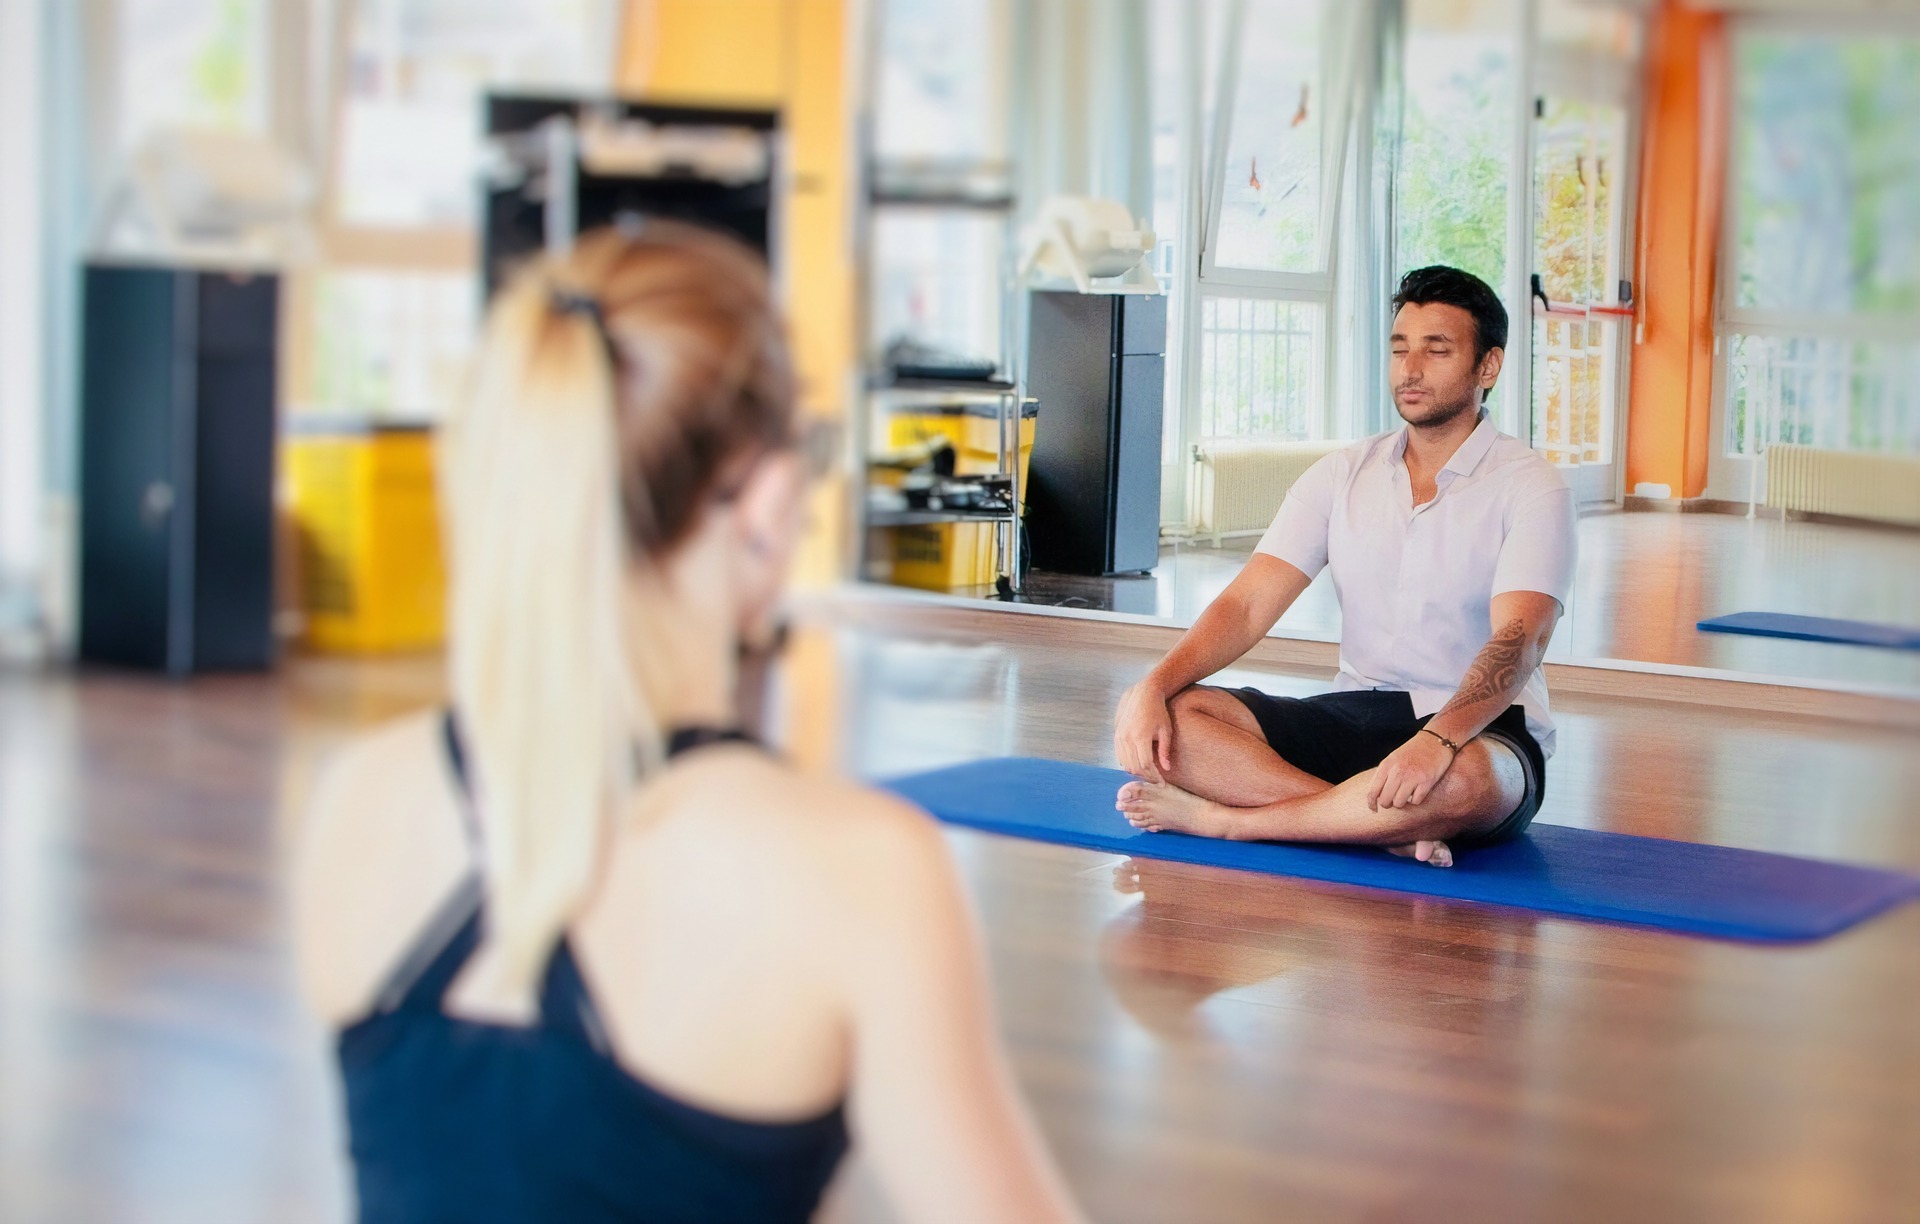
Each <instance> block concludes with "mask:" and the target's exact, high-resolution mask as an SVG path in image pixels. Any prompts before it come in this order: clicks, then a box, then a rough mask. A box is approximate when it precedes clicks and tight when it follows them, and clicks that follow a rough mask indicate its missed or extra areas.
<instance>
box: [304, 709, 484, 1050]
mask: <svg viewBox="0 0 1920 1224" xmlns="http://www.w3.org/2000/svg"><path fill="white" fill-rule="evenodd" d="M452 802H453V799H452V792H451V789H450V787H449V785H448V773H447V766H446V763H445V756H444V753H443V751H442V750H441V749H440V741H439V721H438V719H437V717H436V716H434V715H431V714H419V715H415V716H412V717H408V718H403V719H399V720H397V721H395V722H392V723H388V724H385V725H383V726H380V727H377V728H375V729H373V730H371V731H368V732H365V733H363V734H360V735H357V736H355V737H353V738H352V739H350V740H348V741H347V742H345V743H343V744H342V745H340V746H339V747H338V748H336V749H335V750H334V751H333V752H332V753H331V754H329V755H328V757H327V758H326V759H325V760H324V761H323V763H322V765H321V767H320V769H319V772H318V775H317V777H316V779H315V783H314V789H313V793H312V796H311V798H310V799H309V801H308V802H307V804H306V808H305V812H304V814H303V816H302V819H301V823H300V826H299V827H298V829H297V830H296V836H295V839H294V843H293V846H292V861H291V863H290V864H289V866H290V869H291V870H290V876H291V885H292V902H293V919H294V935H295V943H296V947H297V951H298V953H299V958H300V961H301V965H302V978H303V983H304V985H305V988H306V993H307V995H308V998H309V1000H310V1002H312V1003H313V1004H314V1005H315V1006H316V1007H318V1008H319V1010H320V1011H321V1013H322V1014H323V1015H325V1016H327V1017H328V1018H330V1019H338V1018H340V1017H341V1016H342V1015H344V1014H347V1013H351V1012H352V1011H353V1010H354V1009H355V1008H356V1007H359V1006H361V1005H362V1004H363V1003H364V1001H365V1000H366V999H367V998H368V997H369V996H370V993H371V991H372V990H373V989H374V987H375V986H376V985H377V979H378V977H379V975H380V973H381V972H382V971H383V970H384V968H385V967H386V966H387V965H388V964H390V963H391V962H392V961H393V959H394V958H395V957H396V956H397V954H398V953H399V952H400V951H402V950H404V949H403V944H404V940H405V937H406V936H407V934H408V933H409V932H411V931H412V930H414V929H415V928H416V927H417V925H418V920H420V919H422V918H424V916H425V915H426V914H427V913H428V912H430V911H431V909H432V907H433V905H434V904H435V903H436V902H437V901H438V900H439V899H440V896H441V894H442V893H443V892H444V888H445V885H446V883H447V882H448V881H450V880H452V879H454V878H455V877H457V875H458V874H459V872H460V871H461V870H462V869H463V861H464V858H463V856H464V854H465V847H464V843H463V841H462V838H461V834H460V832H459V823H458V820H457V817H456V816H455V815H454V814H452V813H451V812H450V810H449V809H450V805H451V804H452Z"/></svg>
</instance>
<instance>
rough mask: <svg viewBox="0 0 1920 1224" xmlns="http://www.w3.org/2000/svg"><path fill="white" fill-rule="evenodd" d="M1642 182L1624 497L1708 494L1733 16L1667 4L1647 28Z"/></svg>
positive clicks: (1673, 1)
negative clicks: (1652, 491) (1653, 487)
mask: <svg viewBox="0 0 1920 1224" xmlns="http://www.w3.org/2000/svg"><path fill="white" fill-rule="evenodd" d="M1649 33H1650V39H1649V46H1648V54H1647V61H1646V83H1645V90H1646V93H1645V97H1646V111H1645V116H1646V117H1645V123H1644V132H1645V138H1644V140H1643V142H1642V156H1643V162H1642V167H1641V176H1640V201H1639V205H1640V207H1639V235H1640V255H1639V259H1638V261H1637V262H1638V270H1637V282H1638V283H1637V285H1636V291H1637V296H1638V298H1639V313H1638V317H1637V319H1636V325H1637V326H1636V338H1637V341H1638V343H1637V344H1636V347H1635V348H1634V352H1633V380H1632V391H1631V399H1630V400H1629V401H1628V414H1627V491H1628V492H1629V493H1631V492H1632V491H1633V490H1634V488H1635V487H1636V486H1637V485H1639V484H1641V483H1643V482H1645V483H1651V484H1664V485H1667V486H1669V487H1670V488H1671V489H1672V490H1673V494H1674V496H1676V497H1698V496H1699V495H1700V494H1701V493H1702V492H1704V491H1705V489H1706V487H1707V455H1708V453H1709V448H1710V447H1711V445H1712V438H1711V432H1712V431H1711V428H1710V424H1711V415H1712V408H1713V315H1714V283H1715V272H1716V265H1717V261H1718V257H1719V248H1720V217H1721V202H1722V198H1723V195H1724V189H1725V179H1726V164H1727V158H1726V150H1727V135H1726V133H1727V115H1726V111H1727V95H1728V85H1729V73H1728V64H1727V40H1726V18H1725V16H1724V15H1723V14H1720V13H1708V12H1701V11H1698V10H1696V9H1692V8H1689V7H1687V6H1685V5H1684V4H1682V3H1680V2H1679V0H1664V2H1663V3H1662V4H1661V6H1660V8H1659V10H1658V11H1657V12H1656V13H1655V14H1654V17H1653V20H1652V22H1651V24H1650V27H1649Z"/></svg>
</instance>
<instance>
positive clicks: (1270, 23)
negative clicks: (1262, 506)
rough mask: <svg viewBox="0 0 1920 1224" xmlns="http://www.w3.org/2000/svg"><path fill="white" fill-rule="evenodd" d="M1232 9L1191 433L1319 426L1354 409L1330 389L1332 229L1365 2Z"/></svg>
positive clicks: (1242, 436) (1365, 22)
mask: <svg viewBox="0 0 1920 1224" xmlns="http://www.w3.org/2000/svg"><path fill="white" fill-rule="evenodd" d="M1226 12H1227V14H1228V17H1227V21H1226V23H1225V25H1224V27H1223V29H1222V30H1221V32H1220V35H1219V44H1218V47H1219V50H1218V54H1219V63H1220V65H1221V67H1220V72H1219V78H1218V84H1217V87H1216V88H1217V96H1218V98H1219V99H1220V101H1219V103H1218V105H1217V108H1216V111H1215V113H1214V115H1213V116H1212V117H1211V122H1210V124H1209V125H1208V127H1209V131H1210V132H1211V134H1212V136H1213V145H1212V147H1211V149H1210V151H1209V154H1210V155H1209V161H1208V169H1207V172H1206V176H1205V181H1204V188H1205V190H1204V192H1203V196H1202V202H1203V217H1204V228H1203V233H1202V238H1201V249H1200V261H1199V273H1198V281H1197V284H1196V285H1195V288H1196V289H1197V292H1198V298H1199V301H1198V311H1199V329H1198V330H1199V344H1198V352H1197V354H1195V356H1196V357H1197V360H1195V361H1194V363H1193V365H1194V368H1193V370H1192V372H1191V373H1190V374H1189V376H1188V386H1189V387H1190V388H1191V389H1192V391H1193V392H1194V400H1195V405H1196V407H1197V411H1198V428H1197V431H1196V432H1197V435H1198V436H1197V440H1198V441H1200V442H1202V443H1206V442H1212V441H1219V440H1229V439H1230V440H1247V439H1259V438H1272V439H1299V438H1322V437H1327V436H1330V435H1332V434H1335V433H1338V432H1342V431H1343V430H1344V429H1345V428H1346V424H1345V423H1346V422H1347V421H1348V420H1349V419H1350V415H1351V414H1350V412H1347V411H1340V410H1339V407H1340V406H1336V405H1334V404H1333V403H1332V402H1331V400H1332V397H1331V396H1330V395H1329V393H1328V387H1329V385H1330V383H1331V382H1332V379H1331V377H1330V374H1331V370H1332V366H1333V361H1332V357H1333V353H1332V339H1333V332H1334V330H1335V329H1333V328H1332V327H1331V326H1330V317H1331V315H1332V313H1333V309H1334V298H1335V276H1334V251H1335V248H1336V244H1335V242H1334V237H1335V234H1336V232H1337V229H1338V226H1339V225H1340V223H1341V220H1342V217H1341V208H1342V192H1341V190H1340V187H1341V185H1342V182H1343V180H1344V179H1345V178H1346V177H1347V175H1346V157H1347V153H1348V147H1349V142H1350V141H1351V139H1352V136H1353V128H1354V126H1355V102H1356V99H1357V98H1358V97H1359V95H1361V94H1362V93H1363V92H1364V89H1365V82H1366V79H1367V73H1366V70H1365V65H1366V63H1367V61H1368V60H1369V58H1370V57H1371V56H1372V55H1373V54H1374V39H1373V33H1372V26H1371V24H1370V22H1371V20H1372V18H1371V12H1372V10H1371V7H1370V6H1362V5H1344V4H1336V3H1329V2H1326V0H1246V2H1245V3H1242V4H1234V5H1230V6H1228V7H1227V9H1226ZM1348 203H1349V204H1350V203H1351V202H1350V201H1349V202H1348ZM1344 407H1346V408H1348V409H1350V408H1351V405H1347V406H1344Z"/></svg>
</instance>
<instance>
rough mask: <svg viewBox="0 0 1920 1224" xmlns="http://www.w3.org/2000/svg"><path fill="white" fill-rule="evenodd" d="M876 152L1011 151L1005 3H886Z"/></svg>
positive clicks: (985, 155)
mask: <svg viewBox="0 0 1920 1224" xmlns="http://www.w3.org/2000/svg"><path fill="white" fill-rule="evenodd" d="M882 9H883V11H882V12H881V13H880V21H881V33H880V38H881V47H880V74H879V75H880V79H879V83H878V93H879V96H878V97H877V98H876V99H875V100H874V103H875V104H874V107H873V117H874V118H873V123H874V152H875V154H876V155H877V156H880V157H883V158H903V159H914V158H932V159H938V160H941V161H957V160H997V159H999V158H1002V157H1004V156H1005V155H1006V141H1007V131H1006V127H1007V125H1006V110H1005V104H1004V99H1005V96H1006V81H1005V67H1004V66H1005V64H1006V62H1007V55H1006V51H1005V47H1004V44H1005V41H1006V39H1005V34H1004V30H1003V28H1002V24H1001V23H1002V19H1003V18H1002V14H1003V12H1004V8H1003V6H1002V5H999V4H988V3H969V4H955V3H952V0H883V4H882Z"/></svg>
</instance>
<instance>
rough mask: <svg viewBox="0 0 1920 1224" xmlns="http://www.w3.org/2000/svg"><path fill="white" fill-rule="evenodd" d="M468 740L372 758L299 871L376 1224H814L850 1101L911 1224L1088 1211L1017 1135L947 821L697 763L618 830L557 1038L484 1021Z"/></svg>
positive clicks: (560, 985)
mask: <svg viewBox="0 0 1920 1224" xmlns="http://www.w3.org/2000/svg"><path fill="white" fill-rule="evenodd" d="M444 745H445V738H444V731H443V725H442V722H441V720H440V719H439V718H438V717H426V716H422V717H416V718H412V719H409V720H407V721H405V722H403V723H399V724H396V725H395V726H393V727H391V728H388V729H386V730H383V731H380V732H378V733H376V734H374V735H372V736H369V737H367V738H366V739H364V740H362V741H360V742H359V743H357V744H355V745H353V746H352V747H350V748H349V749H348V750H347V751H346V752H345V753H343V754H342V756H341V758H340V759H339V760H338V761H337V762H336V763H335V765H334V766H333V768H332V769H331V770H330V771H329V774H328V776H327V778H326V779H325V781H324V782H323V784H322V787H321V789H320V793H319V795H318V797H317V800H316V803H315V805H314V807H313V809H312V811H311V813H310V817H309V825H308V827H307V829H306V830H305V832H304V837H303V840H302V845H301V847H300V851H299V854H298V857H297V861H296V864H295V868H296V872H295V885H296V894H295V895H296V911H295V916H296V926H297V939H298V943H299V945H300V953H301V957H300V959H301V963H302V966H303V970H304V976H305V979H306V987H307V992H308V994H309V997H310V998H311V999H312V1000H313V1002H314V1004H315V1006H316V1008H317V1009H318V1010H319V1011H320V1012H321V1014H322V1016H323V1017H324V1018H326V1019H327V1020H329V1021H330V1022H331V1023H332V1024H334V1025H335V1027H337V1028H338V1029H339V1030H340V1031H341V1038H340V1057H341V1061H342V1070H343V1073H344V1076H345V1080H346V1084H347V1093H346V1099H347V1112H348V1124H349V1130H350V1133H351V1140H350V1141H351V1146H352V1150H353V1154H354V1159H355V1165H356V1169H357V1171H358V1175H359V1184H360V1192H361V1197H362V1210H363V1216H362V1218H363V1219H364V1220H367V1221H376V1220H377V1221H387V1220H393V1221H402V1220H404V1221H418V1220H435V1219H480V1220H484V1219H502V1220H506V1219H528V1218H556V1217H555V1212H556V1211H559V1212H560V1213H561V1214H564V1215H565V1216H566V1217H567V1218H569V1219H576V1218H578V1219H592V1218H604V1219H648V1220H672V1219H708V1220H711V1219H793V1218H805V1217H806V1216H807V1215H808V1214H809V1213H810V1212H811V1210H812V1208H813V1206H814V1203H815V1201H816V1200H817V1197H818V1194H819V1192H820V1187H821V1185H822V1184H823V1183H824V1181H825V1179H826V1177H827V1176H828V1175H829V1174H830V1173H831V1172H832V1169H833V1166H834V1164H835V1162H837V1160H838V1157H839V1155H840V1153H841V1151H842V1150H844V1143H845V1133H846V1132H845V1126H846V1114H845V1112H843V1102H844V1101H845V1100H846V1098H847V1097H848V1095H849V1092H850V1091H851V1095H852V1098H853V1099H852V1111H851V1112H852V1113H853V1114H854V1115H855V1117H856V1118H859V1119H861V1120H862V1121H863V1122H865V1123H866V1125H863V1126H861V1127H860V1131H861V1142H862V1145H863V1147H865V1148H866V1149H868V1150H869V1152H870V1155H871V1157H872V1158H873V1159H874V1161H875V1163H876V1165H877V1166H878V1167H879V1171H880V1174H881V1178H882V1181H883V1182H886V1183H889V1185H890V1189H891V1190H892V1191H893V1193H894V1196H895V1197H896V1198H897V1199H898V1200H899V1201H900V1202H901V1204H902V1206H904V1207H907V1208H908V1209H909V1212H910V1213H912V1211H913V1208H914V1206H915V1205H916V1203H917V1204H920V1205H921V1206H922V1207H924V1208H925V1209H926V1210H927V1211H933V1212H934V1213H935V1214H940V1215H946V1214H949V1213H956V1214H958V1215H968V1214H969V1212H968V1211H957V1209H959V1208H961V1207H962V1205H963V1204H965V1203H967V1202H969V1201H978V1202H979V1207H978V1209H979V1210H980V1211H984V1212H988V1214H987V1215H982V1216H976V1217H974V1218H1006V1219H1020V1218H1063V1217H1058V1216H1055V1215H1053V1214H1051V1212H1052V1211H1053V1210H1064V1208H1063V1207H1052V1206H1049V1207H1048V1210H1046V1211H1043V1212H1042V1214H1041V1215H1039V1216H1034V1215H1032V1211H1033V1209H1034V1207H1035V1206H1036V1204H1038V1205H1047V1203H1048V1200H1049V1199H1052V1200H1053V1202H1054V1203H1055V1204H1057V1203H1059V1202H1061V1201H1063V1200H1061V1199H1060V1198H1058V1197H1057V1196H1058V1187H1057V1185H1048V1184H1046V1182H1045V1181H1042V1182H1041V1184H1039V1185H1034V1184H1033V1181H1034V1177H1033V1175H1034V1173H1035V1172H1039V1173H1042V1174H1045V1173H1048V1172H1050V1171H1048V1170H1044V1169H1040V1170H1035V1169H1033V1167H1032V1160H1031V1157H1030V1156H1029V1154H1028V1153H1027V1152H1026V1151H1025V1150H1022V1149H1023V1148H1024V1147H1025V1143H1024V1142H1023V1141H1025V1140H1027V1139H1029V1138H1030V1137H1029V1136H1028V1135H1027V1134H1025V1133H1024V1131H1023V1128H1021V1127H1019V1126H1015V1127H1014V1128H1012V1129H1009V1128H1008V1126H1007V1125H1006V1124H1007V1121H1008V1119H1009V1118H1011V1119H1013V1120H1014V1121H1015V1122H1018V1121H1019V1118H1018V1109H1017V1106H1016V1105H1015V1103H1014V1099H1013V1097H1012V1095H1011V1090H1010V1087H1009V1085H1008V1084H1007V1082H1006V1073H1005V1069H1004V1067H1003V1066H1002V1065H1001V1063H1000V1059H999V1055H998V1051H997V1049H996V1048H995V1046H994V1043H993V1041H992V1037H991V1032H990V1028H989V1024H990V1013H989V1011H988V1008H987V1005H986V1000H985V997H984V990H983V988H982V986H981V983H980V981H979V966H978V964H977V960H976V958H975V953H974V949H973V948H972V946H971V944H972V937H971V932H970V931H969V929H968V920H967V916H966V912H965V909H964V907H963V905H962V904H961V902H960V898H959V896H958V894H957V891H956V886H955V882H954V880H953V876H952V872H951V868H950V866H949V865H948V863H947V860H946V854H945V849H944V845H943V843H942V841H941V839H940V835H939V833H938V831H937V829H935V828H934V827H933V826H932V825H931V822H929V821H928V820H927V819H926V817H924V816H922V815H920V814H919V813H917V812H914V811H913V810H911V809H909V808H906V807H904V806H902V805H900V804H898V803H897V802H894V801H891V800H888V799H885V798H883V797H881V796H878V795H875V794H873V793H871V792H867V791H864V790H861V789H858V788H855V787H851V786H847V785H844V784H836V783H832V782H826V781H822V780H817V779H811V778H805V777H802V776H800V775H797V774H795V773H794V772H793V771H791V770H790V769H788V768H786V767H784V766H783V765H781V764H780V763H779V762H778V761H777V760H775V759H773V758H771V757H770V756H768V755H767V754H766V753H765V752H763V751H762V750H760V749H758V748H755V747H752V746H749V745H744V744H713V745H710V746H705V747H702V748H699V749H698V750H695V751H689V752H684V753H681V754H678V755H676V756H675V757H674V758H673V759H672V760H671V762H670V763H669V764H668V766H667V767H666V768H665V769H664V770H662V771H661V773H660V775H659V776H658V777H657V778H656V779H655V780H654V781H653V782H652V783H651V784H650V785H648V786H647V787H645V788H644V789H643V790H642V791H641V792H640V794H639V795H638V796H637V797H636V804H635V808H634V811H633V812H632V813H631V817H630V819H629V820H627V821H625V822H623V827H622V828H621V830H620V831H619V833H618V834H617V835H616V836H615V837H614V839H613V844H612V846H611V848H610V849H611V853H610V854H609V856H608V859H607V863H606V868H605V871H604V873H603V874H602V876H601V879H600V882H599V884H598V886H597V887H596V889H595V891H594V893H593V895H592V897H591V899H590V900H589V901H588V903H587V904H586V906H585V907H584V908H583V909H582V911H581V913H580V916H579V918H578V920H577V921H576V922H574V923H573V924H572V925H571V926H570V927H569V929H568V930H567V932H566V934H565V936H564V938H563V940H562V942H561V943H560V944H559V946H558V947H557V948H556V950H555V954H554V957H553V960H552V962H551V963H550V964H549V966H548V969H547V972H546V974H545V976H544V980H543V983H542V987H541V991H540V1000H539V1002H540V1008H539V1015H538V1016H499V1015H490V1014H488V1013H487V1011H486V1010H485V1009H484V1007H474V1006H472V1005H470V1004H463V1003H462V1001H461V995H462V985H463V983H465V982H468V981H470V980H471V978H472V977H473V976H474V974H473V971H472V968H471V965H472V962H471V961H470V959H469V958H470V955H471V954H472V953H473V952H474V951H475V945H476V944H478V943H479V936H480V934H481V928H482V924H481V922H480V921H479V920H478V917H479V911H480V909H481V907H482V906H484V898H483V897H482V896H481V895H480V892H481V890H480V889H479V887H478V877H477V876H476V875H475V872H474V868H475V863H476V860H475V853H476V849H475V847H474V845H473V842H472V837H473V834H472V831H471V825H470V824H469V822H468V820H467V818H466V817H464V816H463V814H462V809H461V805H462V803H463V802H465V801H466V799H465V796H464V795H463V794H462V786H461V781H460V778H459V775H458V771H457V770H456V769H455V768H454V765H453V761H452V760H451V759H450V757H449V754H448V753H447V752H446V750H445V746H444ZM479 853H484V847H481V848H479ZM943 1149H944V1150H943ZM969 1166H974V1167H975V1169H976V1170H978V1169H981V1168H984V1169H991V1170H993V1171H995V1172H996V1173H998V1174H1000V1175H1001V1180H999V1181H997V1182H996V1181H995V1180H994V1179H992V1178H986V1179H982V1178H979V1177H978V1176H977V1175H975V1176H969V1175H968V1173H967V1169H968V1167H969ZM1023 1174H1024V1175H1025V1176H1023ZM1023 1183H1024V1184H1023ZM982 1196H984V1199H985V1200H998V1204H999V1205H998V1207H994V1208H990V1207H989V1204H988V1201H983V1200H982ZM556 1198H558V1199H559V1200H560V1202H559V1203H556V1201H555V1200H556ZM1023 1202H1024V1206H1023V1205H1022V1204H1023ZM560 1203H564V1204H565V1205H564V1207H562V1206H561V1205H560ZM935 1204H939V1205H940V1206H939V1207H938V1208H936V1207H935ZM995 1210H997V1211H1000V1212H1001V1213H1002V1214H1000V1215H998V1216H994V1215H993V1214H992V1213H993V1211H995ZM596 1211H597V1213H598V1215H597V1217H596V1215H595V1212H596ZM920 1214H925V1212H924V1211H923V1212H921V1213H920Z"/></svg>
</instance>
